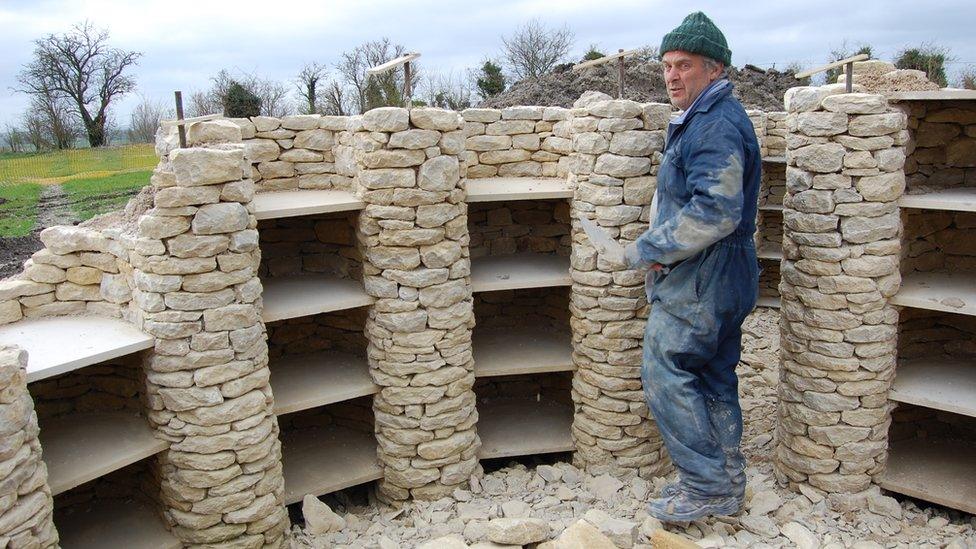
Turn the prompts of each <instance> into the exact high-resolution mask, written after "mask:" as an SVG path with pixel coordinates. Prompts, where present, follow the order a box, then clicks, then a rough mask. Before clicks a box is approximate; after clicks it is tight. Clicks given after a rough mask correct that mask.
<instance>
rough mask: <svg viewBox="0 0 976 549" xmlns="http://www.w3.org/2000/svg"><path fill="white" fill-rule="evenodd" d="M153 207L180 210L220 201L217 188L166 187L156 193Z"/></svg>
mask: <svg viewBox="0 0 976 549" xmlns="http://www.w3.org/2000/svg"><path fill="white" fill-rule="evenodd" d="M153 198H154V200H155V205H156V206H157V207H159V208H181V207H183V206H199V205H201V204H212V203H214V202H217V200H219V199H220V188H219V187H212V186H208V187H166V188H163V189H159V190H157V191H156V194H155V195H154V197H153Z"/></svg>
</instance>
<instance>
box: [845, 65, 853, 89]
mask: <svg viewBox="0 0 976 549" xmlns="http://www.w3.org/2000/svg"><path fill="white" fill-rule="evenodd" d="M844 75H845V78H844V85H845V87H846V88H847V93H851V92H852V91H854V62H853V61H851V62H850V63H848V64H846V65H844Z"/></svg>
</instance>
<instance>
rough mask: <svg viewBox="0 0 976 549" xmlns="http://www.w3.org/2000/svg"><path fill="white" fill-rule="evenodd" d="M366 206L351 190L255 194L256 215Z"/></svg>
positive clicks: (279, 215) (267, 216)
mask: <svg viewBox="0 0 976 549" xmlns="http://www.w3.org/2000/svg"><path fill="white" fill-rule="evenodd" d="M365 207H366V204H365V203H363V201H362V200H359V199H358V198H356V196H355V195H354V194H352V193H351V192H348V191H336V190H298V191H280V192H270V193H258V194H256V195H254V217H256V218H258V219H278V218H282V217H295V216H300V215H314V214H320V213H329V212H347V211H355V210H362V209H363V208H365Z"/></svg>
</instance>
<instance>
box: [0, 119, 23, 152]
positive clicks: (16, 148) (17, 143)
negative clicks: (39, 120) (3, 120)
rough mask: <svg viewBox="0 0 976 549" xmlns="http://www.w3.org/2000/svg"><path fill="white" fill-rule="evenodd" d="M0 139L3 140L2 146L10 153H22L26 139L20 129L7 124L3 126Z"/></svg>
mask: <svg viewBox="0 0 976 549" xmlns="http://www.w3.org/2000/svg"><path fill="white" fill-rule="evenodd" d="M0 138H2V139H3V143H4V146H5V147H6V149H7V150H9V151H10V152H15V153H16V152H24V147H25V145H26V139H25V137H24V132H23V131H21V130H20V128H18V127H16V126H11V125H10V124H9V123H8V124H5V125H4V128H3V133H2V134H0Z"/></svg>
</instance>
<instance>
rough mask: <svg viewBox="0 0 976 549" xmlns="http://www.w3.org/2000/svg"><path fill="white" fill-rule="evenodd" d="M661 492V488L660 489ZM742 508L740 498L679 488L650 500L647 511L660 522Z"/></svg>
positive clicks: (731, 512)
mask: <svg viewBox="0 0 976 549" xmlns="http://www.w3.org/2000/svg"><path fill="white" fill-rule="evenodd" d="M662 492H663V490H662ZM741 509H742V500H741V499H740V498H739V497H737V496H735V495H730V496H721V497H702V496H695V495H692V494H689V493H688V492H687V491H685V490H681V489H680V486H679V487H678V488H677V492H676V493H675V494H673V495H671V496H664V497H660V498H657V499H653V500H651V502H650V503H649V504H648V513H650V515H651V516H652V517H654V518H656V519H658V520H660V521H662V522H690V521H693V520H699V519H702V518H705V517H709V516H715V515H721V516H728V515H734V514H736V513H738V512H739V511H740V510H741Z"/></svg>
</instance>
